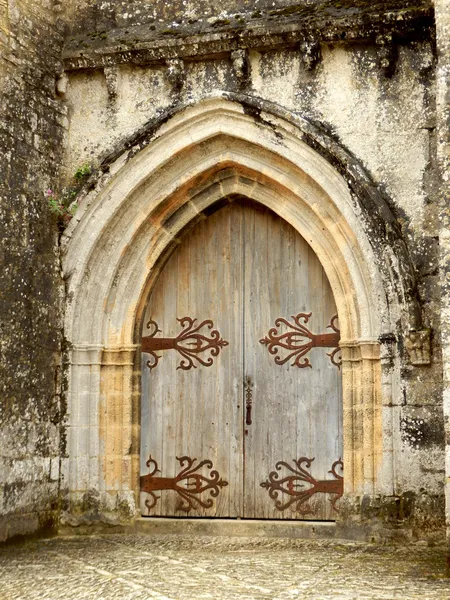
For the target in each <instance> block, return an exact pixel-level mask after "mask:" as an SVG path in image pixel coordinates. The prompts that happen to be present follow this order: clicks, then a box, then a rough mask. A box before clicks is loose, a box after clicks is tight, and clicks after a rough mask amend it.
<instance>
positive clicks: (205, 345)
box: [142, 317, 228, 371]
mask: <svg viewBox="0 0 450 600" xmlns="http://www.w3.org/2000/svg"><path fill="white" fill-rule="evenodd" d="M177 321H178V322H179V323H180V324H181V327H182V328H183V329H182V331H181V332H180V333H179V334H178V335H177V337H175V338H163V337H161V338H158V337H156V334H157V333H159V332H160V331H161V329H159V327H158V324H157V323H156V322H155V321H153V320H150V321H149V322H148V323H147V329H150V331H151V333H150V335H147V336H144V337H143V338H142V352H148V353H149V354H151V356H152V358H153V361H150V360H148V361H147V366H148V367H149V369H154V368H155V367H156V366H157V364H158V362H159V359H160V358H161V356H159V355H158V354H156V352H157V351H162V350H176V351H177V352H178V353H179V354H181V356H182V357H183V359H182V360H181V362H180V364H179V365H178V367H177V369H183V370H184V371H189V369H192V368H194V369H196V368H197V365H196V364H195V363H194V360H196V361H197V362H199V363H200V364H202V365H203V366H204V367H210V366H211V365H212V364H213V362H214V359H213V357H214V356H217V355H218V354H219V352H220V349H221V348H223V347H224V346H228V342H226V341H225V340H223V339H222V338H221V337H220V333H219V332H218V331H217V329H212V328H213V327H214V324H213V322H212V321H211V320H210V319H207V320H206V321H202V322H201V323H200V325H196V324H195V323H196V322H197V319H191V318H190V317H183V318H182V319H177ZM204 327H205V328H207V329H210V330H212V331H209V332H206V334H204V333H200V330H201V329H202V328H204ZM208 333H209V335H208ZM208 351H209V352H210V355H209V357H208V358H206V359H205V358H203V357H202V356H200V354H203V353H204V352H208Z"/></svg>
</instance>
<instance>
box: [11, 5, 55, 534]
mask: <svg viewBox="0 0 450 600" xmlns="http://www.w3.org/2000/svg"><path fill="white" fill-rule="evenodd" d="M58 4H59V3H58V2H53V1H52V0H46V1H43V0H36V1H32V0H26V1H25V0H18V1H14V2H12V1H9V0H1V1H0V94H1V97H0V320H1V329H0V332H1V337H0V351H1V356H0V541H1V540H3V539H6V538H8V537H11V536H14V535H20V534H29V533H32V532H35V531H37V530H38V529H42V528H46V527H52V526H53V524H54V522H55V518H56V515H57V510H58V503H59V499H58V490H59V460H60V459H59V456H60V451H61V445H62V442H63V440H62V439H61V437H60V426H61V419H62V415H63V412H64V411H63V406H62V404H61V399H60V396H59V390H60V362H61V360H60V352H61V340H62V322H61V313H62V300H63V297H62V292H63V286H62V280H61V276H60V264H59V258H58V230H57V226H56V222H55V220H54V218H53V217H52V215H51V214H50V212H49V209H48V200H47V198H46V197H45V196H44V192H45V190H46V189H48V188H53V189H55V187H57V186H58V174H59V162H60V157H61V152H62V140H63V129H64V119H65V109H64V107H63V106H62V105H61V103H60V101H59V99H58V98H57V96H56V94H55V75H56V73H57V72H58V71H60V70H61V62H60V56H61V45H62V40H63V36H62V29H61V25H60V23H59V22H58Z"/></svg>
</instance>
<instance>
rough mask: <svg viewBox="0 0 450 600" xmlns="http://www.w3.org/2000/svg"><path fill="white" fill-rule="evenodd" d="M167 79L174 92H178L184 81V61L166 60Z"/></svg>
mask: <svg viewBox="0 0 450 600" xmlns="http://www.w3.org/2000/svg"><path fill="white" fill-rule="evenodd" d="M166 67H167V79H168V80H169V83H170V85H171V86H172V88H173V91H174V92H180V91H181V89H182V87H183V85H184V81H185V68H184V61H183V60H182V59H181V58H169V59H168V60H166Z"/></svg>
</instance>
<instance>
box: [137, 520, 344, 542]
mask: <svg viewBox="0 0 450 600" xmlns="http://www.w3.org/2000/svg"><path fill="white" fill-rule="evenodd" d="M134 529H135V531H136V533H145V534H151V535H155V534H160V535H168V534H178V535H208V536H230V537H264V538H293V539H295V538H301V539H333V538H335V537H337V535H336V523H335V522H334V521H282V520H279V521H274V520H273V521H269V520H267V521H266V520H264V521H263V520H256V519H255V520H253V519H248V520H247V519H189V518H183V519H178V518H164V517H140V518H138V519H136V521H135V524H134Z"/></svg>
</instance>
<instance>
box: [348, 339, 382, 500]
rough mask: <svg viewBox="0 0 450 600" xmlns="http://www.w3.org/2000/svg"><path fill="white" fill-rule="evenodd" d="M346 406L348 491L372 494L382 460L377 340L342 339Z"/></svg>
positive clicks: (379, 372)
mask: <svg viewBox="0 0 450 600" xmlns="http://www.w3.org/2000/svg"><path fill="white" fill-rule="evenodd" d="M340 347H341V351H342V389H343V409H344V469H345V471H344V481H345V492H346V494H349V495H354V496H363V495H365V494H368V495H372V494H373V493H374V491H375V490H376V486H377V474H378V468H379V466H380V465H381V461H382V453H383V447H382V424H381V419H382V413H381V408H382V407H381V363H380V345H379V343H378V342H350V343H345V342H341V343H340Z"/></svg>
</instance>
